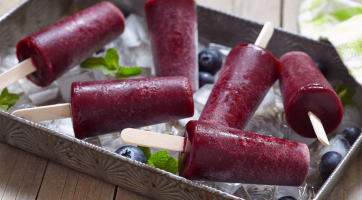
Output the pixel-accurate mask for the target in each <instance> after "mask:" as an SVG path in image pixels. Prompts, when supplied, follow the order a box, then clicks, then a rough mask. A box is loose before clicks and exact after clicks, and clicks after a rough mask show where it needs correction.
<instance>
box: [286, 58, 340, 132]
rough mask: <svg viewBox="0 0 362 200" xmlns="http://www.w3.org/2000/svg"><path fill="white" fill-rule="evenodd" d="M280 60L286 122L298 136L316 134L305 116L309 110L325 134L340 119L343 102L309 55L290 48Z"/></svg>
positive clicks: (335, 125)
mask: <svg viewBox="0 0 362 200" xmlns="http://www.w3.org/2000/svg"><path fill="white" fill-rule="evenodd" d="M280 63H281V65H282V71H281V74H280V88H281V92H282V96H283V104H284V109H285V117H286V120H287V122H288V124H289V126H290V127H291V128H292V129H293V130H294V131H295V132H296V133H297V134H299V135H301V136H304V137H308V138H315V137H316V134H315V131H314V129H313V126H312V124H311V121H310V119H309V117H308V112H309V111H311V112H312V113H313V114H315V115H316V116H317V117H318V118H319V119H320V120H321V122H322V125H323V127H324V130H325V132H326V134H330V133H332V132H333V131H334V130H335V129H336V128H337V127H338V125H339V124H340V122H341V120H342V117H343V106H342V103H341V100H340V99H339V97H338V96H337V94H336V93H335V92H334V90H333V88H332V86H331V85H330V84H329V82H328V81H327V79H326V78H325V77H324V75H323V74H322V72H321V71H320V70H319V69H318V68H317V66H316V65H315V64H314V61H313V60H312V58H311V57H309V55H308V54H306V53H304V52H298V51H293V52H289V53H286V54H284V55H283V56H282V57H281V58H280Z"/></svg>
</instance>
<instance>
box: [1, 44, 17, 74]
mask: <svg viewBox="0 0 362 200" xmlns="http://www.w3.org/2000/svg"><path fill="white" fill-rule="evenodd" d="M0 61H1V62H0V63H1V65H0V73H2V72H5V71H7V70H9V69H10V68H12V67H14V66H15V65H17V64H19V61H18V58H17V57H16V49H15V47H14V48H9V49H8V51H6V52H5V53H4V55H2V56H1V60H0Z"/></svg>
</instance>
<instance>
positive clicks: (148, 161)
mask: <svg viewBox="0 0 362 200" xmlns="http://www.w3.org/2000/svg"><path fill="white" fill-rule="evenodd" d="M147 164H148V165H149V166H151V167H155V165H154V164H153V162H152V161H151V160H147Z"/></svg>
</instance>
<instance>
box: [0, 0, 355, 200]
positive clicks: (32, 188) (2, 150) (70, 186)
mask: <svg viewBox="0 0 362 200" xmlns="http://www.w3.org/2000/svg"><path fill="white" fill-rule="evenodd" d="M196 1H197V2H198V3H200V4H203V5H206V6H209V7H213V8H216V9H218V10H222V11H225V12H230V13H233V14H236V15H240V16H242V17H246V18H250V19H253V20H256V21H260V22H266V21H272V22H273V23H274V25H275V26H279V27H283V28H284V29H287V30H290V31H295V32H297V31H298V28H297V13H298V8H299V5H300V3H301V2H302V0H196ZM359 1H360V2H362V0H359ZM18 2H20V0H12V1H8V0H0V16H1V15H2V14H3V13H5V12H6V11H7V10H8V9H10V8H11V7H12V6H14V5H16V3H18ZM210 23H212V22H210ZM1 28H4V27H1ZM360 166H362V159H361V155H359V156H358V157H357V158H356V159H355V160H354V162H353V163H352V165H351V167H350V168H349V169H348V172H347V173H346V174H345V175H344V177H343V179H342V180H341V181H340V183H339V184H338V185H337V187H336V188H335V189H334V191H333V193H332V194H331V195H330V198H329V199H330V200H332V199H333V200H334V199H336V200H337V199H338V200H342V199H362V189H361V186H362V170H361V167H360ZM0 197H1V198H2V199H4V200H9V199H21V200H22V199H39V200H41V199H69V200H71V199H72V200H76V199H110V200H111V199H116V200H121V199H124V200H126V199H127V200H136V199H137V200H143V199H148V198H146V197H143V196H140V195H138V194H135V193H133V192H129V191H127V190H124V189H122V188H119V187H117V186H115V185H113V184H110V183H107V182H104V181H102V180H99V179H98V178H94V177H92V176H89V175H86V174H83V173H80V172H77V171H74V170H72V169H70V168H68V167H65V166H63V165H60V164H57V163H55V162H53V161H49V160H47V159H44V158H40V157H38V156H35V155H33V154H30V153H27V152H25V151H23V150H20V149H17V148H14V147H11V146H9V145H7V144H4V143H1V142H0Z"/></svg>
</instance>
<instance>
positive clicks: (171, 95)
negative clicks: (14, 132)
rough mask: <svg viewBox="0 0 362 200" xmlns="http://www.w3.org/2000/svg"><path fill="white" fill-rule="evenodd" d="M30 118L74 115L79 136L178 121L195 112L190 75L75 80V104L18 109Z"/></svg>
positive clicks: (73, 95)
mask: <svg viewBox="0 0 362 200" xmlns="http://www.w3.org/2000/svg"><path fill="white" fill-rule="evenodd" d="M13 114H14V115H16V116H19V117H22V118H25V119H28V120H30V121H43V120H50V119H58V118H66V117H72V119H73V128H74V133H75V137H76V138H79V139H83V138H86V137H92V136H96V135H100V134H105V133H111V132H116V131H120V130H122V129H124V128H130V127H131V128H137V127H142V126H147V125H152V124H158V123H162V122H168V121H174V120H178V119H182V118H186V117H191V116H193V114H194V102H193V99H192V90H191V85H190V82H189V80H188V79H187V78H186V77H180V76H175V77H157V78H143V79H121V80H107V81H90V82H75V83H73V84H72V88H71V104H62V105H55V106H44V107H39V108H31V109H23V110H17V111H15V112H14V113H13Z"/></svg>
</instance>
